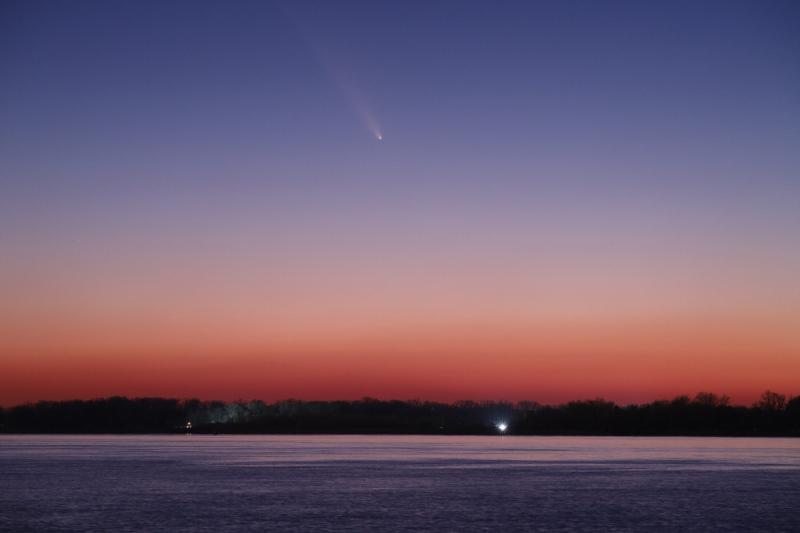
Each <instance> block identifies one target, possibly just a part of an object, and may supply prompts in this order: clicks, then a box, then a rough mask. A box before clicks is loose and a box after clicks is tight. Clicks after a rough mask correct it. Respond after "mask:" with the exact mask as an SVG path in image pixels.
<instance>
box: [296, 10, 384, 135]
mask: <svg viewBox="0 0 800 533" xmlns="http://www.w3.org/2000/svg"><path fill="white" fill-rule="evenodd" d="M284 12H285V13H286V14H287V16H288V17H289V18H290V19H291V20H292V21H293V22H294V24H295V26H296V27H297V30H298V32H299V34H300V37H301V39H302V40H303V41H304V42H305V45H306V47H307V48H308V50H309V51H310V52H311V54H312V55H313V56H314V58H315V59H316V60H317V62H318V63H319V64H320V65H321V66H322V68H323V69H324V70H325V71H326V72H327V73H328V75H329V76H330V78H331V80H332V81H333V82H334V84H335V85H336V86H337V87H338V88H339V91H340V92H341V93H342V95H343V96H344V97H345V98H346V99H347V100H348V101H349V103H350V105H351V106H352V108H353V110H354V111H355V113H356V115H357V116H358V118H359V120H360V121H361V123H362V125H363V126H364V127H365V129H366V130H367V131H368V132H369V133H370V134H372V136H373V137H374V138H375V139H376V140H377V141H379V142H382V141H383V133H382V128H381V126H380V124H379V123H378V119H377V118H376V117H375V114H374V113H373V112H372V108H371V106H370V105H369V102H368V99H367V98H366V96H365V95H364V93H363V92H362V91H361V89H360V87H359V86H358V84H357V83H355V81H354V78H353V76H352V75H349V73H348V72H347V69H346V68H345V67H344V64H343V62H342V61H341V60H338V59H337V58H335V57H334V55H333V54H332V53H331V47H330V46H323V45H322V43H320V42H319V40H318V39H315V38H314V37H313V36H312V31H311V28H310V27H309V26H308V25H306V24H303V23H302V22H301V18H300V17H299V16H297V15H295V14H293V13H292V12H291V10H290V9H288V7H287V8H285V10H284Z"/></svg>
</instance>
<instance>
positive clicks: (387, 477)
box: [0, 436, 800, 532]
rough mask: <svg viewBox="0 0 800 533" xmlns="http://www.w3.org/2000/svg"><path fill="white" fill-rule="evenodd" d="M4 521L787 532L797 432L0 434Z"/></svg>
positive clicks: (50, 525)
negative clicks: (746, 435)
mask: <svg viewBox="0 0 800 533" xmlns="http://www.w3.org/2000/svg"><path fill="white" fill-rule="evenodd" d="M0 530H2V531H14V532H25V531H120V532H122V531H178V532H179V531H214V532H216V531H236V532H239V531H270V530H285V531H381V532H388V531H417V530H436V531H453V530H470V531H523V530H540V531H568V530H604V531H609V530H611V531H627V530H638V531H643V530H648V531H652V530H659V531H674V530H688V531H698V530H714V531H742V530H751V531H800V439H798V440H791V439H705V438H610V437H415V436H401V437H374V436H252V437H235V436H217V437H214V436H188V437H187V436H120V437H112V436H101V437H97V436H76V437H67V436H0Z"/></svg>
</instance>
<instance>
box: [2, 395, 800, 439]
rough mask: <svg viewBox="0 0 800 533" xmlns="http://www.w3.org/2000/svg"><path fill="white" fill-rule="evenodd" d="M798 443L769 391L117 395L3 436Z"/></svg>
mask: <svg viewBox="0 0 800 533" xmlns="http://www.w3.org/2000/svg"><path fill="white" fill-rule="evenodd" d="M501 422H503V423H505V424H507V425H508V429H507V431H506V432H507V433H508V434H516V435H718V436H723V435H725V436H800V396H796V397H794V398H791V399H787V397H786V396H785V395H783V394H778V393H775V392H771V391H766V392H764V393H763V394H762V396H761V398H760V399H759V401H757V402H756V403H754V404H753V405H752V406H749V407H748V406H741V405H731V403H730V400H729V398H728V397H727V396H717V395H716V394H712V393H706V392H701V393H699V394H697V395H696V396H695V397H694V398H689V397H688V396H679V397H677V398H675V399H673V400H659V401H654V402H651V403H645V404H636V405H624V406H621V405H617V404H615V403H613V402H609V401H605V400H603V399H596V400H582V401H572V402H568V403H564V404H561V405H543V404H539V403H537V402H530V401H523V402H515V403H511V402H474V401H459V402H455V403H452V404H447V403H438V402H428V401H419V400H410V401H399V400H388V401H383V400H376V399H374V398H363V399H361V400H357V401H302V400H284V401H279V402H275V403H265V402H262V401H259V400H254V401H237V402H219V401H200V400H197V399H190V400H179V399H171V398H133V399H130V398H125V397H119V396H115V397H110V398H101V399H94V400H71V401H57V402H51V401H41V402H37V403H29V404H24V405H18V406H15V407H10V408H0V432H5V433H177V432H186V431H188V428H189V427H191V431H192V432H193V433H371V434H378V433H385V434H450V435H464V434H476V435H485V434H493V433H497V431H498V430H497V424H499V423H501Z"/></svg>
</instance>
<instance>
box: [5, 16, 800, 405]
mask: <svg viewBox="0 0 800 533" xmlns="http://www.w3.org/2000/svg"><path fill="white" fill-rule="evenodd" d="M0 80H2V83H0V295H1V296H0V404H3V405H10V404H15V403H19V402H23V401H27V400H37V399H65V398H76V397H94V396H102V395H111V394H125V395H131V396H140V395H164V396H179V397H186V396H199V397H201V398H206V399H211V398H219V399H236V398H261V399H265V400H274V399H282V398H287V397H296V398H324V399H333V398H358V397H361V396H364V395H370V396H376V397H380V398H403V399H405V398H413V397H421V398H427V399H438V400H455V399H464V398H470V399H511V400H514V399H533V400H538V401H542V402H557V401H563V400H567V399H575V398H586V397H596V396H603V397H605V398H607V399H611V400H616V401H620V402H629V401H649V400H652V399H656V398H662V397H671V396H673V395H676V394H682V393H687V394H694V393H695V392H697V391H698V390H712V391H715V392H719V393H727V394H730V395H731V396H732V398H733V400H734V401H737V402H749V401H752V400H753V399H754V398H755V397H756V396H757V394H758V393H760V392H761V391H762V390H764V389H766V388H771V389H775V390H779V391H781V392H786V393H791V394H798V393H800V282H799V281H798V280H800V5H798V3H797V2H793V1H787V2H777V1H752V2H734V1H723V2H697V1H687V2H681V1H669V2H660V3H658V2H638V1H636V2H571V1H563V2H562V1H559V2H555V1H554V2H489V1H486V2H455V1H453V2H427V1H425V2H423V1H419V2H415V1H403V2H400V1H395V2H388V1H387V2H378V1H369V2H366V1H365V2H323V1H320V2H315V3H310V2H287V3H275V2H185V3H183V2H113V1H112V2H108V1H102V2H89V1H83V2H57V1H53V2H38V1H19V2H16V1H4V2H2V4H0ZM379 136H382V137H383V140H382V141H381V140H378V137H379Z"/></svg>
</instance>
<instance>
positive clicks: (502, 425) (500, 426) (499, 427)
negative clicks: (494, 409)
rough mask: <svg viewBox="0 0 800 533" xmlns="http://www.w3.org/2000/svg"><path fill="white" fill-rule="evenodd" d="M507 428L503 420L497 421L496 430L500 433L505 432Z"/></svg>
mask: <svg viewBox="0 0 800 533" xmlns="http://www.w3.org/2000/svg"><path fill="white" fill-rule="evenodd" d="M507 429H508V424H506V423H505V422H498V423H497V430H498V431H499V432H500V433H505V432H506V430H507Z"/></svg>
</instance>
